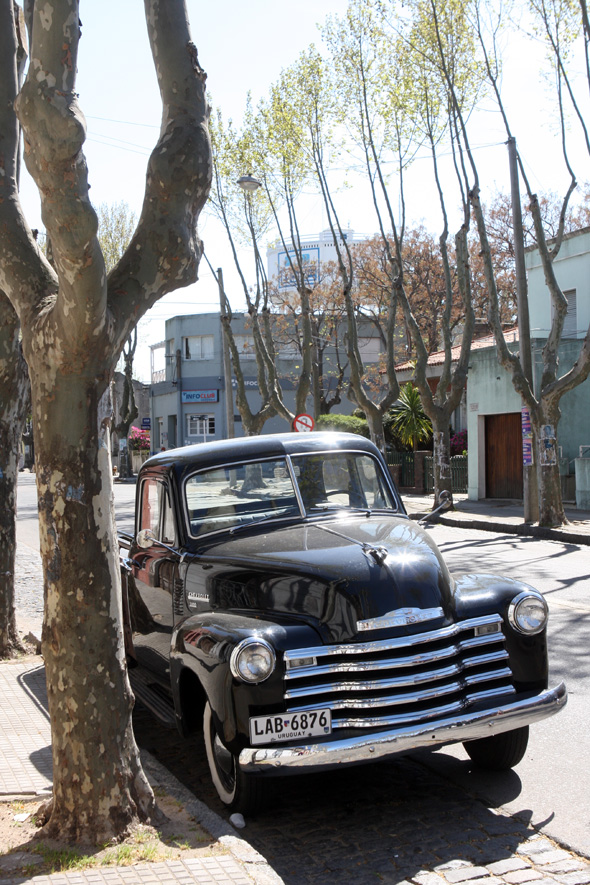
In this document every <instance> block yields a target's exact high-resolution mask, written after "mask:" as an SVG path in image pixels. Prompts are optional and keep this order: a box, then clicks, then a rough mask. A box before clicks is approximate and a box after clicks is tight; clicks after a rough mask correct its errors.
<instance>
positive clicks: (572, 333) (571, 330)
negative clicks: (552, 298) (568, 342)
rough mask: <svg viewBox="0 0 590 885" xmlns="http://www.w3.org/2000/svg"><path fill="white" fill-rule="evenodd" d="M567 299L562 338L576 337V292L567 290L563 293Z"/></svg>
mask: <svg viewBox="0 0 590 885" xmlns="http://www.w3.org/2000/svg"><path fill="white" fill-rule="evenodd" d="M563 294H564V295H565V297H566V298H567V314H566V317H565V323H564V324H563V334H562V338H577V337H578V309H577V304H576V290H575V289H569V290H568V291H567V292H564V293H563Z"/></svg>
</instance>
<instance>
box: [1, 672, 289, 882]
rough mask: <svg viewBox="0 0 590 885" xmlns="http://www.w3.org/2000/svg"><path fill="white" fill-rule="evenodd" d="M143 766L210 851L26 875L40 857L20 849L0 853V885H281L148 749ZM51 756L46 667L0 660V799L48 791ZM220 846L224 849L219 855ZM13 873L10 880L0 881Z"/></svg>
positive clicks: (40, 796) (262, 861) (40, 795)
mask: <svg viewBox="0 0 590 885" xmlns="http://www.w3.org/2000/svg"><path fill="white" fill-rule="evenodd" d="M141 758H142V765H143V768H144V771H145V772H146V774H147V776H148V778H149V781H150V783H151V785H152V787H153V788H154V790H155V791H156V793H157V794H160V795H161V794H162V792H165V793H166V794H167V795H168V796H172V797H173V798H174V799H176V800H178V801H179V802H180V803H181V804H182V805H183V807H184V808H185V810H186V811H187V812H188V813H189V814H190V815H191V816H192V817H193V818H194V819H195V820H196V821H197V823H198V824H200V826H201V827H202V828H203V829H204V830H206V831H207V832H208V833H209V834H210V835H211V836H212V837H213V842H215V843H216V846H217V851H216V853H215V854H214V855H211V856H205V857H202V858H195V857H192V858H188V859H187V860H186V861H184V860H176V859H175V860H170V861H164V862H158V863H140V864H137V865H135V866H122V867H90V868H88V869H83V870H72V871H68V872H62V873H53V874H51V875H37V876H35V875H25V874H24V870H26V869H27V868H28V869H30V868H31V867H33V866H34V864H35V862H36V861H38V856H37V855H34V854H32V853H28V852H26V851H19V852H18V853H16V854H8V855H4V856H0V882H1V883H2V885H17V883H18V885H20V883H25V882H31V883H34V885H157V883H160V882H162V883H166V885H175V883H182V885H189V883H197V885H222V883H223V885H225V883H231V885H253V883H255V885H281V883H282V882H283V880H282V879H281V878H280V877H279V876H278V875H277V874H276V873H275V872H274V870H273V869H272V868H271V867H270V866H269V865H268V864H267V862H266V860H265V859H264V858H263V857H262V855H260V854H259V853H258V852H257V851H256V850H255V849H254V848H252V846H251V845H249V844H248V843H247V842H246V841H244V840H243V839H241V838H240V837H239V836H238V835H237V831H236V830H234V829H233V828H232V827H231V826H230V825H229V824H227V823H226V822H225V821H224V820H223V819H222V818H221V817H219V815H217V814H216V813H215V812H213V811H211V809H209V808H208V807H207V806H206V805H204V803H202V802H200V801H199V800H198V799H196V798H195V797H194V796H193V794H192V793H191V792H189V790H187V789H186V788H185V787H183V786H182V784H180V783H179V782H178V781H177V780H176V778H175V777H173V776H172V775H171V774H170V773H169V772H168V771H167V770H166V769H165V768H164V767H163V766H162V765H160V764H159V763H158V762H157V761H156V760H155V759H154V758H153V757H152V756H150V754H149V753H146V752H145V751H142V754H141ZM51 787H52V758H51V735H50V726H49V715H48V713H47V691H46V687H45V667H44V666H43V661H42V659H41V658H40V657H39V658H37V659H35V658H31V657H29V658H28V659H27V658H25V659H21V660H18V659H17V660H11V661H0V801H8V800H9V799H11V800H14V799H29V800H30V799H33V798H35V797H38V799H39V802H41V801H42V800H43V798H44V797H45V796H47V795H48V794H50V793H51ZM219 849H221V851H222V852H223V853H220V851H219ZM10 873H14V877H13V878H5V876H6V875H7V874H10Z"/></svg>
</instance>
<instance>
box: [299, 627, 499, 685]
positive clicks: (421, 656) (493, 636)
mask: <svg viewBox="0 0 590 885" xmlns="http://www.w3.org/2000/svg"><path fill="white" fill-rule="evenodd" d="M503 641H504V634H503V633H488V634H486V635H485V636H475V637H474V638H473V639H461V640H460V641H459V642H456V643H453V644H452V645H447V646H446V648H440V649H438V651H427V652H418V653H417V654H415V655H410V656H408V657H403V658H386V659H385V660H378V659H377V660H367V661H340V662H339V663H337V664H321V665H320V666H312V667H301V668H300V669H298V668H293V669H292V670H286V671H285V674H284V678H285V680H290V679H305V678H311V677H315V676H324V675H325V674H326V673H366V672H377V671H379V670H390V669H394V668H395V669H396V670H401V669H404V668H409V667H417V666H422V665H424V664H432V663H436V661H444V660H446V659H447V658H452V657H454V656H455V655H459V654H461V652H464V651H472V650H473V649H477V648H481V647H482V646H485V645H491V644H493V643H498V642H503ZM492 655H500V656H501V657H502V658H507V657H508V652H504V651H503V652H489V653H487V654H484V655H481V657H480V658H473V660H474V661H483V662H484V663H486V659H488V658H489V659H490V660H491V659H492V658H491V656H492ZM497 659H498V660H499V659H500V658H499V657H498V658H497Z"/></svg>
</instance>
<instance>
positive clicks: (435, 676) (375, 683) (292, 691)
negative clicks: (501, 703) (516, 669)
mask: <svg viewBox="0 0 590 885" xmlns="http://www.w3.org/2000/svg"><path fill="white" fill-rule="evenodd" d="M507 658H508V652H507V651H505V650H504V649H503V650H502V651H499V652H495V653H491V654H488V655H482V656H481V657H480V658H466V659H465V660H464V661H459V662H457V663H455V664H450V665H449V666H448V667H441V668H440V669H438V670H429V671H427V672H425V673H413V674H412V673H408V674H406V675H402V676H392V677H390V678H389V679H372V680H370V681H368V680H364V679H363V680H362V681H361V680H359V681H353V682H324V683H323V684H321V685H301V686H299V687H295V686H294V687H293V688H289V689H287V691H285V694H284V696H285V698H287V699H289V698H301V697H306V696H307V695H313V696H315V695H318V694H326V693H328V692H333V691H334V692H338V691H352V692H355V691H379V690H385V689H389V688H407V687H408V686H411V685H423V684H424V683H428V682H435V681H436V680H440V679H446V678H447V677H450V676H456V675H457V674H458V673H462V672H463V671H464V670H466V669H468V668H470V667H477V666H479V665H480V664H481V665H488V664H494V663H497V662H500V661H505V660H506V659H507ZM393 666H395V665H393ZM367 669H368V668H367ZM379 669H380V668H379ZM496 672H497V673H502V672H503V673H504V675H505V674H508V676H510V675H511V671H510V670H505V671H501V670H498V671H496ZM484 676H488V677H490V674H489V673H488V674H481V676H480V677H478V679H479V681H482V680H483V677H484Z"/></svg>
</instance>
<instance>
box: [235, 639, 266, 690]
mask: <svg viewBox="0 0 590 885" xmlns="http://www.w3.org/2000/svg"><path fill="white" fill-rule="evenodd" d="M276 660H277V659H276V655H275V652H274V649H273V647H272V645H270V644H269V643H268V642H266V640H265V639H258V638H257V637H255V636H251V637H250V638H248V639H242V641H241V642H240V643H238V645H236V647H235V648H234V650H233V651H232V653H231V657H230V659H229V667H230V670H231V672H232V676H235V678H236V679H241V680H242V682H250V683H255V682H264V680H265V679H268V677H269V676H270V674H271V673H272V671H273V670H274V668H275V664H276Z"/></svg>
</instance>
